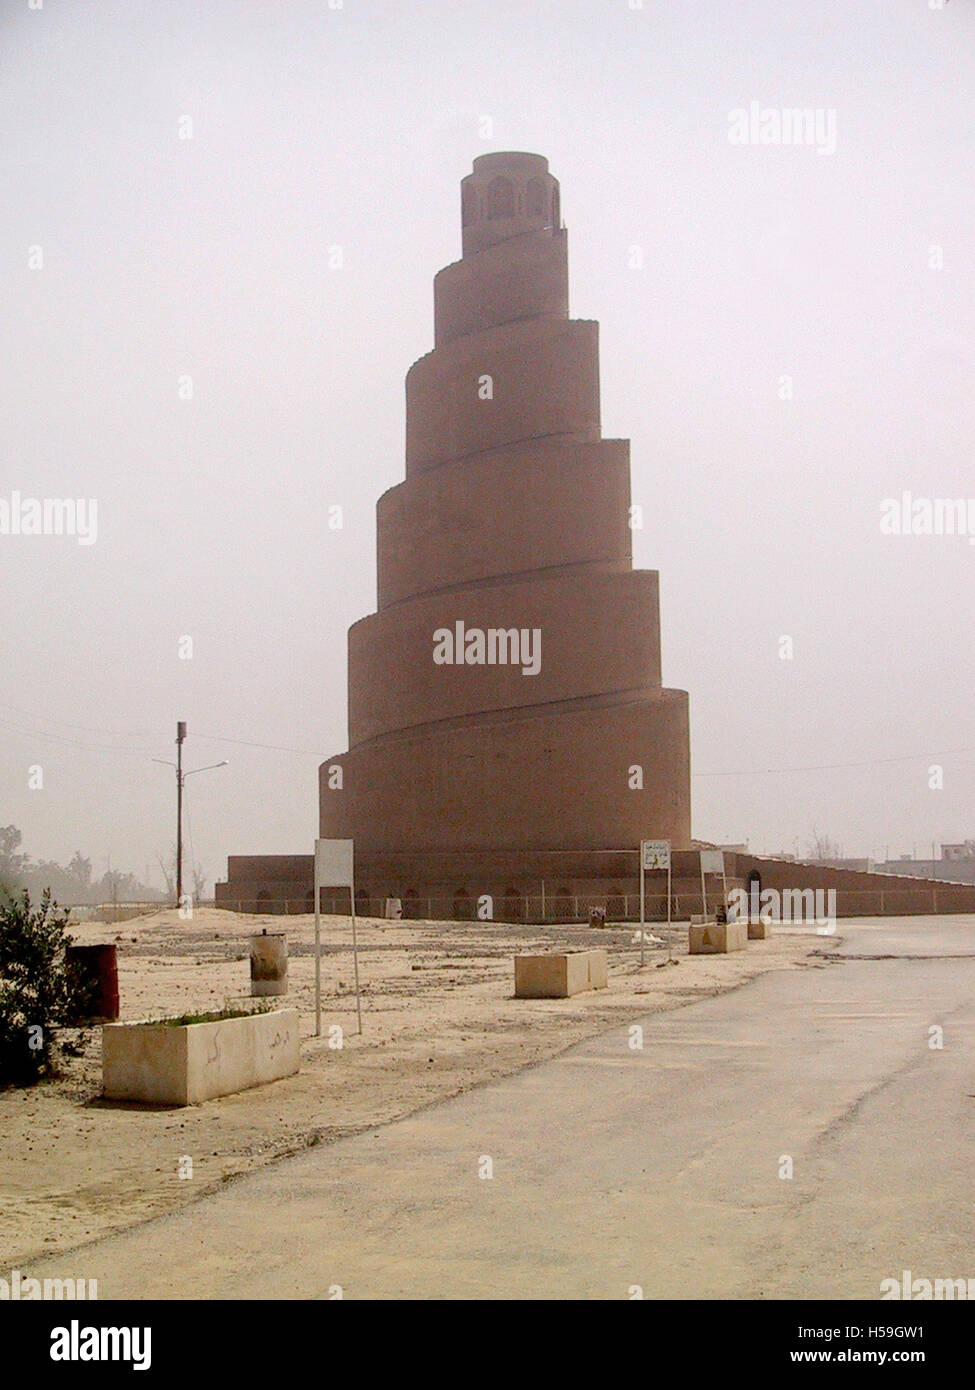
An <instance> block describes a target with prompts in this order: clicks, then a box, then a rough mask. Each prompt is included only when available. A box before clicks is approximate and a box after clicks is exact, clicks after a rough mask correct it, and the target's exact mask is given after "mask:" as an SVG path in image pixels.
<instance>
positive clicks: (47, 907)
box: [0, 889, 79, 1085]
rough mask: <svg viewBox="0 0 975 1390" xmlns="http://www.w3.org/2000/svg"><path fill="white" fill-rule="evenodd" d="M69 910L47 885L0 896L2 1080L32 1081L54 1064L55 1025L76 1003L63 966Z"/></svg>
mask: <svg viewBox="0 0 975 1390" xmlns="http://www.w3.org/2000/svg"><path fill="white" fill-rule="evenodd" d="M67 925H68V915H67V913H66V912H64V911H63V910H61V909H59V908H58V906H57V904H56V903H52V901H51V893H50V890H49V889H45V891H44V894H43V895H42V897H41V901H40V905H39V906H34V907H32V906H31V900H30V894H29V893H28V892H27V890H26V889H25V890H24V891H23V892H22V893H21V895H20V896H19V898H15V899H12V900H11V901H9V902H3V901H0V1084H9V1083H11V1082H12V1083H14V1084H19V1085H32V1084H33V1083H34V1082H35V1081H38V1080H39V1079H40V1078H41V1077H42V1076H50V1075H51V1074H52V1073H53V1072H54V1070H55V1069H56V1065H57V1059H58V1054H59V1047H58V1042H57V1037H56V1029H57V1028H58V1026H62V1025H64V1024H66V1023H69V1022H70V1020H71V1018H72V1016H73V1014H74V1013H75V1012H76V1010H77V1008H78V1005H79V998H78V991H77V989H76V987H75V986H74V984H73V983H72V980H71V978H70V977H69V974H68V971H67V968H66V966H65V958H64V956H65V949H66V948H67V947H68V946H70V945H71V938H70V936H68V934H67Z"/></svg>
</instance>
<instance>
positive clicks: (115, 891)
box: [0, 825, 165, 905]
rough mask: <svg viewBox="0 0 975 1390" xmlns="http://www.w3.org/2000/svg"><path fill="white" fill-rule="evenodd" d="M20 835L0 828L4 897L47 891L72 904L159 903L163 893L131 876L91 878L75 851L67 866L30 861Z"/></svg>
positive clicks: (86, 861)
mask: <svg viewBox="0 0 975 1390" xmlns="http://www.w3.org/2000/svg"><path fill="white" fill-rule="evenodd" d="M22 838H23V837H22V835H21V833H20V831H19V830H18V829H17V827H16V826H15V825H4V826H0V893H2V894H5V895H6V897H7V898H12V897H13V896H14V895H15V894H19V893H21V892H22V891H23V890H24V889H25V888H26V889H27V890H28V892H29V893H30V894H31V896H32V897H34V898H40V897H41V895H42V894H43V893H44V892H45V890H48V889H49V890H50V894H51V897H52V899H53V900H54V901H55V902H60V903H66V904H68V905H74V904H76V903H110V902H113V901H118V902H162V901H164V899H165V894H163V893H161V892H160V891H159V889H158V888H150V887H149V886H148V885H147V884H145V883H142V882H141V881H140V880H139V879H138V878H136V876H135V874H124V873H120V872H119V871H118V870H117V869H108V870H106V872H105V873H103V874H102V875H101V877H100V878H93V877H92V869H91V860H90V859H86V858H85V856H84V855H83V854H82V853H81V851H80V850H77V851H76V852H75V854H74V856H73V857H72V859H71V861H70V863H68V864H67V865H64V864H58V863H57V861H56V860H54V859H32V858H31V857H30V855H28V854H22V853H21V850H20V845H21V841H22Z"/></svg>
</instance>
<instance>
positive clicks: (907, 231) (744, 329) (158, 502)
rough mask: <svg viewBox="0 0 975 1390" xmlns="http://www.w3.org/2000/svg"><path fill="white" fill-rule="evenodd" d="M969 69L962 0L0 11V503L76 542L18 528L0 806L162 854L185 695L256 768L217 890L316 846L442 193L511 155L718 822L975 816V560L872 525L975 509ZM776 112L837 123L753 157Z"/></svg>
mask: <svg viewBox="0 0 975 1390" xmlns="http://www.w3.org/2000/svg"><path fill="white" fill-rule="evenodd" d="M34 4H35V5H36V4H37V0H34ZM973 94H975V7H973V5H972V4H971V0H950V3H948V4H946V5H945V7H944V8H943V9H931V8H930V7H929V3H928V0H872V2H870V3H862V4H856V5H854V4H851V3H850V0H833V3H827V2H826V0H821V2H820V3H814V2H813V0H788V3H786V4H783V3H781V0H777V2H776V3H772V2H771V0H767V2H766V0H751V2H750V3H749V0H734V3H730V2H729V0H723V2H722V0H717V2H716V0H683V3H681V4H679V5H674V4H662V3H657V0H645V3H644V4H643V5H642V7H640V6H637V7H635V8H634V7H631V0H575V2H574V3H573V0H548V2H546V0H507V2H505V0H490V2H489V0H476V2H475V0H415V3H406V2H405V0H389V2H388V3H380V2H379V0H344V3H343V4H342V6H341V7H340V8H332V7H331V6H330V5H329V4H328V3H327V0H264V2H263V3H256V0H195V2H193V3H190V2H187V3H181V2H180V0H151V3H149V2H147V3H139V0H91V3H86V0H43V5H42V7H41V8H39V9H32V8H30V5H29V3H28V0H3V3H2V5H0V189H2V197H0V262H2V267H3V297H2V322H3V335H2V352H3V360H2V371H0V440H2V453H0V460H2V469H0V500H3V499H6V500H8V501H9V500H10V498H11V495H12V494H13V492H14V491H19V492H20V493H21V494H22V495H23V496H32V497H38V498H45V497H47V498H64V497H83V498H95V499H97V503H98V533H97V541H96V542H95V544H92V545H79V544H78V543H77V541H76V540H75V539H74V538H71V537H65V536H61V537H58V536H24V535H20V536H7V535H0V584H2V594H3V622H2V660H0V824H6V823H8V822H11V821H12V822H14V823H15V824H17V825H19V826H20V827H21V829H22V830H23V832H24V841H25V843H24V848H25V849H26V850H27V851H28V852H29V853H31V854H33V855H35V856H39V857H56V858H61V859H65V860H66V859H67V858H69V857H70V855H71V854H72V853H73V851H74V850H75V849H81V850H82V851H83V852H85V853H87V854H89V855H90V856H91V857H92V858H93V860H94V863H95V870H96V873H100V872H101V871H102V870H103V869H104V867H105V860H106V858H107V856H109V855H111V858H112V863H113V866H115V867H120V868H124V869H132V870H135V871H136V872H138V873H140V874H141V873H142V872H143V868H144V866H145V865H147V864H148V865H150V866H153V868H154V866H155V858H156V855H157V854H164V853H165V852H166V850H167V848H168V847H169V845H170V844H171V843H172V841H173V838H174V830H173V823H172V822H173V819H174V801H175V797H174V791H173V774H172V773H171V772H170V771H169V770H168V769H167V768H164V767H159V766H157V765H155V764H153V763H152V762H151V761H150V759H151V758H152V757H158V758H172V757H174V747H173V738H174V736H175V723H176V720H177V719H178V718H181V719H185V720H186V721H187V722H188V725H189V731H190V739H189V740H188V742H187V746H186V766H188V767H197V766H200V765H202V764H206V763H212V762H216V761H218V760H219V759H221V758H229V759H230V760H231V762H230V766H228V767H226V768H222V769H220V770H219V771H216V772H208V773H205V774H202V775H201V776H199V777H196V778H193V779H191V780H190V781H189V783H188V787H187V791H188V805H189V811H190V836H191V840H192V849H193V853H194V857H195V858H196V859H198V860H200V861H201V862H202V863H203V864H204V866H205V867H206V869H207V870H208V873H209V876H210V879H211V881H212V879H213V878H214V877H222V876H223V873H224V870H225V867H226V855H227V854H228V853H258V852H267V853H278V852H308V851H310V849H311V846H312V841H313V838H314V836H315V834H316V829H317V777H316V773H317V767H318V763H319V762H320V761H321V760H322V759H323V758H324V757H326V756H330V755H332V754H335V753H338V752H341V751H343V750H344V749H345V748H346V746H347V737H346V685H345V682H346V630H347V628H348V626H349V624H350V623H351V622H353V621H354V620H355V619H357V618H359V617H361V616H363V615H364V614H366V613H367V612H370V611H371V610H373V609H374V607H375V598H376V591H375V503H376V499H377V498H378V496H379V494H380V493H381V492H383V491H384V490H385V489H386V488H388V487H390V486H391V485H393V484H394V483H397V482H399V481H401V480H402V477H403V435H404V394H403V378H404V375H405V373H406V370H407V368H408V367H409V365H410V364H411V362H413V361H414V360H415V359H416V358H417V357H420V356H421V355H423V354H424V353H426V352H427V351H429V350H430V348H431V347H432V345H433V295H432V280H433V276H434V275H435V273H436V272H437V271H438V270H439V269H440V268H441V267H442V266H444V265H446V264H447V263H448V262H450V261H453V260H456V259H457V258H458V257H459V256H460V210H459V209H460V196H459V182H460V179H461V178H462V177H463V176H464V175H465V174H466V173H467V172H468V171H469V169H470V165H471V161H472V160H473V159H474V158H475V157H476V156H477V155H479V154H483V153H486V152H487V151H490V150H495V149H519V150H531V151H537V152H539V153H541V154H544V155H546V156H547V157H548V158H549V161H550V164H551V169H552V172H553V173H554V174H555V175H556V176H557V177H558V178H559V179H560V181H561V184H562V213H563V218H564V220H565V222H566V225H567V226H568V229H569V273H570V291H571V308H572V313H573V316H575V317H579V318H596V319H598V320H599V321H600V324H601V330H600V333H601V364H602V365H601V376H602V397H603V433H604V435H606V436H607V437H626V438H629V439H631V440H632V465H633V499H634V501H635V502H639V503H641V504H642V505H643V506H644V507H645V512H646V520H645V527H644V529H643V531H642V532H637V533H636V534H635V536H634V550H635V557H634V558H635V563H637V564H638V565H640V566H641V567H644V568H651V569H659V571H660V576H661V613H662V628H663V661H664V682H665V684H667V685H669V686H676V687H680V688H684V689H687V690H688V691H689V692H690V701H691V705H690V708H691V742H692V771H693V774H694V779H693V828H694V834H695V835H696V836H698V837H702V838H706V839H712V840H718V841H728V840H745V839H748V840H749V841H750V843H751V845H752V847H753V848H754V849H758V850H769V851H774V850H776V849H787V850H791V849H793V848H794V847H795V842H796V841H797V840H798V843H799V846H800V848H805V846H806V845H807V843H808V841H809V839H810V836H811V833H812V829H813V827H814V826H815V827H817V828H818V829H819V831H820V832H823V833H828V834H830V835H831V836H833V837H834V838H836V839H838V840H839V841H840V842H841V844H842V845H843V847H844V849H845V851H846V852H847V853H848V854H855V853H859V854H866V853H870V852H873V853H883V851H884V847H885V846H886V845H888V844H889V846H890V849H891V853H895V852H897V851H901V852H906V851H909V850H910V849H911V847H912V845H914V844H916V845H917V847H918V852H919V853H921V852H924V847H925V846H928V845H929V844H930V842H931V841H932V840H937V841H940V840H943V839H948V840H957V839H963V838H966V837H969V836H973V835H975V720H973V689H975V679H973V678H975V622H973V619H975V582H973V580H975V546H973V545H971V544H970V543H969V540H968V539H967V538H966V537H959V536H945V535H942V536H925V535H907V536H891V535H884V534H882V532H881V529H880V518H881V503H882V501H883V499H885V498H888V497H896V498H899V497H900V496H901V494H902V493H903V492H905V491H906V492H910V493H911V494H912V495H913V497H914V498H931V499H934V498H940V497H952V498H955V497H964V498H967V497H969V496H973V497H975V468H973V442H975V428H973V427H975V273H973V271H975V256H973V241H975V180H973V168H975V130H973V127H975V120H973ZM753 102H754V103H757V109H758V110H759V111H762V110H769V109H772V110H781V109H784V108H789V109H794V108H801V109H807V108H808V109H809V110H811V111H819V112H820V113H821V114H822V120H823V121H824V123H826V122H828V121H830V120H833V121H835V151H833V152H828V150H826V152H820V148H817V147H816V146H815V145H808V144H807V145H801V144H791V145H785V144H777V145H776V144H763V143H750V144H735V143H732V142H731V140H730V139H729V132H730V130H731V113H732V112H733V111H734V110H736V109H739V108H745V109H747V110H751V103H753ZM829 113H832V116H831V117H830V115H829ZM187 118H189V119H188V120H187ZM485 118H487V119H485ZM488 121H490V122H491V123H493V124H491V125H489V124H488ZM823 128H824V129H825V124H824V127H823ZM766 129H770V127H766ZM181 134H182V135H183V136H186V135H187V134H191V135H192V138H182V139H181V138H180V136H181ZM821 147H822V148H824V150H825V146H822V142H821ZM335 246H340V247H341V248H342V260H343V264H342V266H341V268H330V264H329V259H330V250H329V248H330V247H335ZM38 247H39V248H41V256H42V264H40V265H39V264H38V256H37V253H36V251H34V252H32V251H31V248H38ZM634 248H639V249H638V251H637V252H635V251H634ZM932 248H936V249H935V250H932ZM938 248H940V249H938ZM641 259H642V269H640V268H636V267H635V264H634V263H639V261H640V260H641ZM939 267H940V268H939ZM185 377H191V378H192V390H193V394H192V399H181V396H180V381H181V378H185ZM783 377H790V378H791V380H792V388H791V389H792V399H791V400H790V399H782V396H783V393H784V394H786V395H788V385H787V384H783V383H782V378H783ZM183 394H184V395H185V394H186V391H185V382H184V392H183ZM334 504H338V505H341V506H342V507H343V509H344V517H345V525H344V528H343V529H342V530H340V531H335V530H330V529H329V528H328V508H329V506H330V505H334ZM490 524H491V519H490V518H485V525H490ZM182 636H190V637H192V640H193V656H192V659H191V660H183V659H180V656H179V645H178V644H179V639H180V638H181V637H182ZM783 637H791V639H792V642H793V646H794V656H793V658H792V659H791V660H784V659H782V657H781V656H780V650H781V639H782V638H783ZM232 740H239V741H240V742H233V741H232ZM251 744H273V745H280V746H281V748H282V749H289V750H296V751H279V750H274V749H261V748H257V747H252V746H249V745H251ZM966 750H967V751H966ZM935 763H937V764H941V765H943V768H944V787H943V789H941V790H932V789H931V788H930V787H929V766H930V765H931V764H935ZM835 764H847V765H849V764H856V766H845V767H844V766H841V767H827V768H824V767H823V765H835ZM37 765H39V766H40V767H41V768H42V770H43V787H42V788H38V789H30V788H29V785H28V781H29V769H30V768H31V767H33V766H37ZM810 767H812V768H819V769H820V770H814V771H792V770H790V769H806V768H810ZM34 780H35V781H36V780H37V778H36V774H35V777H34ZM154 877H155V880H156V881H157V882H160V883H161V876H160V875H159V872H158V869H157V868H154Z"/></svg>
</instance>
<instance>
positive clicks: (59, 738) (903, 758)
mask: <svg viewBox="0 0 975 1390" xmlns="http://www.w3.org/2000/svg"><path fill="white" fill-rule="evenodd" d="M0 709H9V710H15V711H16V712H17V713H18V714H26V715H28V717H29V718H32V719H40V720H41V722H43V723H46V724H58V725H60V726H61V727H63V728H68V729H80V730H82V731H84V732H86V733H92V734H100V735H101V736H102V737H104V738H159V739H162V740H164V741H166V742H168V741H169V740H168V736H167V735H165V734H162V733H153V732H151V731H150V730H140V731H135V730H133V731H130V732H121V731H118V730H116V731H112V730H109V729H94V728H92V727H91V726H90V725H86V724H71V723H68V722H67V721H66V720H63V719H51V718H48V717H47V716H43V717H42V716H39V715H35V714H32V713H31V712H30V711H28V710H22V709H19V708H18V707H17V706H16V705H7V704H3V703H0ZM0 727H2V728H8V729H15V730H17V731H18V732H20V733H26V734H29V735H31V737H33V738H41V739H47V740H49V741H50V742H54V743H61V744H65V745H67V746H70V747H74V748H86V749H90V750H92V751H94V752H101V753H122V754H125V755H128V756H139V757H141V756H144V755H146V754H148V753H149V752H150V751H151V750H149V749H138V748H111V747H107V746H105V745H103V744H90V743H82V742H80V741H78V740H75V739H69V738H66V737H65V736H64V735H60V734H47V733H42V732H41V731H40V730H35V729H29V728H25V727H24V726H23V725H17V724H11V723H9V722H8V721H6V720H0ZM193 737H194V738H197V739H203V740H206V741H207V742H210V743H232V744H235V745H236V746H237V747H239V748H263V749H266V750H268V751H269V752H272V753H297V754H300V755H301V756H304V757H309V758H322V759H323V760H324V759H325V758H327V757H330V756H333V755H331V754H328V753H322V752H321V751H320V749H317V748H295V747H293V746H291V745H289V744H283V743H257V742H255V741H254V740H252V739H246V738H230V737H229V735H227V734H199V733H196V732H194V734H193ZM965 753H975V747H968V748H948V749H943V750H942V751H941V752H938V753H905V754H900V755H898V756H896V757H891V758H864V759H860V760H858V761H854V762H843V763H809V764H807V765H806V766H802V767H755V768H732V769H724V770H721V771H715V772H694V773H692V774H691V775H692V776H693V777H772V776H780V775H783V774H792V773H798V772H837V771H842V770H844V769H848V768H858V767H881V766H884V765H887V764H891V763H911V762H922V761H924V760H925V759H928V758H952V757H959V756H961V755H963V754H965Z"/></svg>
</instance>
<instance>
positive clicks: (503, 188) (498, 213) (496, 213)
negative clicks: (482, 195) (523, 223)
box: [488, 174, 515, 222]
mask: <svg viewBox="0 0 975 1390" xmlns="http://www.w3.org/2000/svg"><path fill="white" fill-rule="evenodd" d="M514 215H515V186H514V184H513V183H512V182H511V180H510V179H506V178H505V177H504V175H503V174H499V175H498V177H497V178H496V179H492V180H491V182H490V183H489V184H488V220H489V221H492V222H493V221H494V219H495V218H496V217H514Z"/></svg>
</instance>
